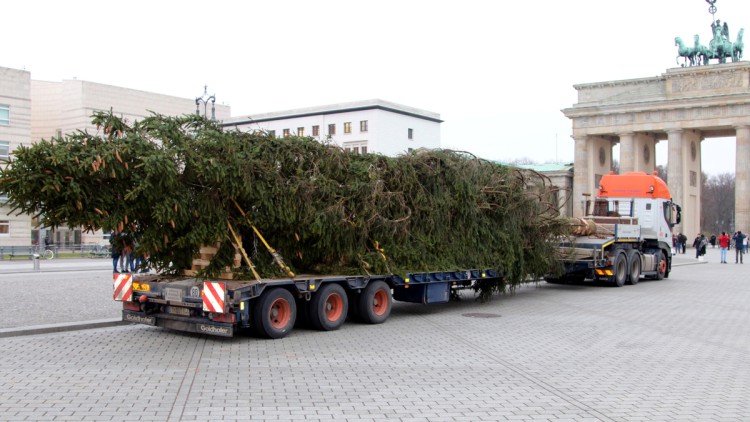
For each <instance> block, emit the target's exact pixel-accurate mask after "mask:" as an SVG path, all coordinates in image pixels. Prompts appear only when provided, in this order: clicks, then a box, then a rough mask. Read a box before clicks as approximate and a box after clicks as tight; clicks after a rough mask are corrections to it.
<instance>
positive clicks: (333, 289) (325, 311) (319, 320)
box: [308, 283, 349, 331]
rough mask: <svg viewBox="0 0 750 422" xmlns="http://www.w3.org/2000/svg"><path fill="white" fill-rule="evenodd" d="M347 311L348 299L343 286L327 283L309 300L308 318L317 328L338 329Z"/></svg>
mask: <svg viewBox="0 0 750 422" xmlns="http://www.w3.org/2000/svg"><path fill="white" fill-rule="evenodd" d="M348 311H349V299H348V297H347V295H346V291H345V290H344V288H343V287H341V286H340V285H338V284H335V283H327V284H325V285H323V287H322V288H321V289H320V290H319V291H318V292H317V293H315V294H314V295H313V297H312V299H311V300H310V306H309V310H308V312H309V314H308V318H309V320H310V323H311V324H312V326H313V327H315V328H316V329H318V330H322V331H332V330H338V329H339V327H341V326H342V325H343V324H344V321H346V315H347V313H348Z"/></svg>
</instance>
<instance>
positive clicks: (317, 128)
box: [313, 125, 320, 136]
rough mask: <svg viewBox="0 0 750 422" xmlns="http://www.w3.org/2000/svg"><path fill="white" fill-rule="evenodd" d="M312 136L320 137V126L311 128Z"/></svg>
mask: <svg viewBox="0 0 750 422" xmlns="http://www.w3.org/2000/svg"><path fill="white" fill-rule="evenodd" d="M313 136H320V126H318V125H315V126H313Z"/></svg>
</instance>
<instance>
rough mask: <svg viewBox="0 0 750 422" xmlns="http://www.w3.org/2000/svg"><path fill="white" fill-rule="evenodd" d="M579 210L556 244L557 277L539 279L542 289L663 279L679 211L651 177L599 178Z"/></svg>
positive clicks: (634, 174)
mask: <svg viewBox="0 0 750 422" xmlns="http://www.w3.org/2000/svg"><path fill="white" fill-rule="evenodd" d="M584 210H585V213H584V214H585V215H584V217H582V218H580V219H579V220H578V221H577V222H576V223H575V224H574V225H573V227H574V230H572V232H571V235H569V236H566V237H564V238H563V239H561V240H560V244H559V248H558V252H559V254H558V259H559V262H560V264H561V265H560V271H559V272H558V273H556V274H550V275H548V276H547V277H545V279H546V281H547V282H548V283H555V284H566V283H580V282H585V281H599V282H606V283H611V284H613V285H615V286H618V287H621V286H623V285H625V284H636V283H638V281H639V280H640V279H641V277H646V278H650V279H656V280H661V279H664V278H667V277H669V273H670V271H671V270H672V228H673V227H674V226H675V225H676V224H679V223H680V220H681V208H680V206H679V205H677V204H676V203H674V202H673V201H672V196H671V194H670V192H669V188H668V187H667V184H666V183H665V182H664V181H663V180H662V179H661V178H660V177H658V176H657V175H656V172H654V174H647V173H643V172H629V173H625V174H614V173H610V174H608V175H604V176H602V178H601V181H600V183H599V186H598V189H597V193H596V197H595V198H594V200H593V201H587V202H586V204H585V206H584Z"/></svg>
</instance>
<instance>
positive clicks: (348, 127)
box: [344, 122, 352, 133]
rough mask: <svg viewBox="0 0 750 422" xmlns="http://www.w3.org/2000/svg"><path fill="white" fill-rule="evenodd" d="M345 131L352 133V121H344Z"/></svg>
mask: <svg viewBox="0 0 750 422" xmlns="http://www.w3.org/2000/svg"><path fill="white" fill-rule="evenodd" d="M344 133H352V122H344Z"/></svg>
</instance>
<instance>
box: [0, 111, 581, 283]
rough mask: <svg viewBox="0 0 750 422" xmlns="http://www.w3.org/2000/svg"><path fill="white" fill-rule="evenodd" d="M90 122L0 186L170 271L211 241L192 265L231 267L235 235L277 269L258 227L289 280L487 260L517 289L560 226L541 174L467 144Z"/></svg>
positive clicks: (181, 120) (107, 117)
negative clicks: (116, 235)
mask: <svg viewBox="0 0 750 422" xmlns="http://www.w3.org/2000/svg"><path fill="white" fill-rule="evenodd" d="M93 122H94V123H95V124H97V127H98V128H99V129H100V130H99V132H98V133H97V134H89V133H85V132H78V133H75V134H72V135H69V136H67V137H64V138H53V139H49V140H42V141H40V142H37V143H35V144H34V145H32V146H30V147H21V148H19V149H17V150H16V151H14V153H13V160H12V162H11V163H9V164H8V165H7V166H6V168H5V169H4V170H2V175H1V176H2V179H0V193H2V194H6V195H8V198H9V205H10V206H11V207H12V208H13V209H14V212H20V213H27V214H33V215H37V216H38V217H39V221H40V224H41V225H43V226H47V227H57V226H62V225H67V226H69V227H83V228H84V229H87V230H97V229H100V228H102V229H105V230H113V231H122V232H124V233H126V234H127V235H128V236H130V237H132V238H134V239H136V240H137V242H138V243H137V244H138V246H137V250H136V253H137V254H139V255H140V254H145V255H146V256H147V257H148V262H149V264H150V265H151V266H152V267H154V268H156V269H158V270H159V271H162V272H165V273H175V274H176V273H179V272H180V271H181V270H183V269H185V268H190V265H191V262H192V260H193V258H194V257H195V255H196V253H197V252H198V250H199V248H200V247H201V245H205V244H216V243H217V242H220V243H221V246H220V248H219V251H218V253H217V255H216V257H215V258H214V260H213V262H212V263H211V265H209V266H208V267H207V268H206V269H205V270H204V271H203V272H202V273H201V274H200V275H201V276H205V277H212V276H216V275H217V274H218V272H219V271H221V268H223V267H224V266H226V265H230V264H231V263H232V261H233V258H234V254H235V246H236V243H237V242H236V238H235V237H234V236H233V235H232V231H235V233H236V234H237V235H238V236H239V237H241V239H242V241H241V243H242V244H243V246H244V250H245V251H247V254H248V258H249V259H250V261H252V262H253V263H254V265H255V267H256V270H257V271H258V272H259V273H260V274H261V275H262V276H263V277H273V276H275V275H278V274H279V268H278V267H277V266H276V264H275V262H274V260H273V258H272V256H271V255H270V254H268V252H267V251H266V250H265V249H264V247H263V245H262V241H261V239H260V238H259V237H258V233H262V236H263V237H264V238H265V240H266V241H267V243H268V244H269V245H270V246H272V247H273V248H275V250H276V251H277V252H278V255H280V256H283V257H284V259H285V262H286V264H287V265H289V266H290V267H291V269H292V271H294V272H297V273H315V274H365V273H377V274H390V273H395V274H403V273H406V272H416V271H442V270H445V271H448V270H458V269H471V268H495V269H498V270H500V271H502V272H503V274H504V275H505V282H508V283H509V284H510V285H515V284H517V283H519V282H522V281H525V280H528V279H529V278H530V277H535V276H540V275H543V274H545V273H546V272H548V271H549V269H550V266H551V264H552V263H553V256H554V254H553V253H552V250H553V247H554V245H553V244H551V243H550V240H551V239H552V238H553V237H554V236H555V235H558V234H560V233H562V232H564V231H565V227H566V226H565V222H564V221H563V220H561V219H559V218H557V217H556V212H555V210H554V209H552V207H551V206H550V205H549V204H548V203H547V202H545V200H544V199H545V198H547V197H549V195H550V193H551V192H550V189H551V188H550V187H549V186H548V184H547V183H546V179H545V178H544V177H543V176H541V175H539V174H536V173H533V172H528V171H525V170H520V169H517V168H513V167H508V166H503V165H499V164H495V163H492V162H488V161H485V160H481V159H478V158H476V157H473V156H471V155H469V154H465V153H459V152H453V151H446V150H429V151H428V150H418V151H415V152H411V153H408V154H404V155H401V156H398V157H395V158H394V157H386V156H382V155H378V154H364V155H357V154H352V153H349V152H346V151H344V150H342V149H341V148H339V147H337V146H334V145H330V144H326V143H321V142H318V141H316V140H314V139H312V138H296V137H293V138H284V139H278V138H275V137H271V136H268V135H266V134H264V133H257V134H251V133H240V132H237V131H224V130H222V128H221V127H220V126H219V125H218V124H216V123H214V122H211V121H207V120H205V119H203V118H201V117H199V116H195V115H192V116H183V117H165V116H161V115H153V116H151V117H148V118H145V119H144V120H143V121H140V122H135V123H133V124H132V125H129V124H128V123H127V122H124V121H123V120H121V119H119V118H117V117H116V116H114V115H112V113H98V114H96V115H94V116H93ZM243 211H244V213H246V215H245V216H243ZM253 225H254V226H255V229H253ZM256 230H257V231H256ZM248 267H249V266H248V265H247V263H246V262H243V265H242V267H241V268H236V269H235V277H238V278H240V277H248V274H249V273H248V272H247V271H248Z"/></svg>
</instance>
